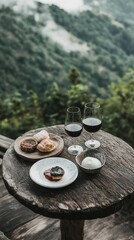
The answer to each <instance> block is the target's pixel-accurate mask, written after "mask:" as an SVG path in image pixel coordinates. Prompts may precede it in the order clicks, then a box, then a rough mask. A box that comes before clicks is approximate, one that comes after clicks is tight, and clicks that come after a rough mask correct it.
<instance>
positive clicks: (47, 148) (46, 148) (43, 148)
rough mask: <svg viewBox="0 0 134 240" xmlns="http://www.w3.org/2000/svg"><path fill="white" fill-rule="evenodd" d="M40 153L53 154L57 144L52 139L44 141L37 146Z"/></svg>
mask: <svg viewBox="0 0 134 240" xmlns="http://www.w3.org/2000/svg"><path fill="white" fill-rule="evenodd" d="M37 149H38V150H39V151H40V152H46V153H47V152H52V151H53V150H54V149H55V143H54V142H53V141H52V140H50V139H43V140H42V141H41V142H40V143H39V144H38V146H37Z"/></svg>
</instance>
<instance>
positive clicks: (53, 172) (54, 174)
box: [44, 166, 65, 181]
mask: <svg viewBox="0 0 134 240" xmlns="http://www.w3.org/2000/svg"><path fill="white" fill-rule="evenodd" d="M64 173H65V171H64V169H63V168H62V167H59V166H56V167H52V168H51V169H47V170H46V171H45V172H44V175H45V177H46V178H47V179H48V180H50V181H59V180H61V178H62V177H63V175H64Z"/></svg>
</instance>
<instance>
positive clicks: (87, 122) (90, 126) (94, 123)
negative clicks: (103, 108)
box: [83, 117, 102, 132]
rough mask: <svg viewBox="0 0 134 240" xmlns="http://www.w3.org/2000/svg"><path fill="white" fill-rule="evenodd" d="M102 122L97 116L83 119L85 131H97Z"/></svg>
mask: <svg viewBox="0 0 134 240" xmlns="http://www.w3.org/2000/svg"><path fill="white" fill-rule="evenodd" d="M101 125H102V122H101V120H100V119H98V118H92V117H89V118H85V119H83V126H84V128H85V130H86V131H87V132H97V131H99V129H100V128H101Z"/></svg>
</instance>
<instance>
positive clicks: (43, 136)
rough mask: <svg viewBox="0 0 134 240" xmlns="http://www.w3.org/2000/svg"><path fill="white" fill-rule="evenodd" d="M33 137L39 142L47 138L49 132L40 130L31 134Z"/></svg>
mask: <svg viewBox="0 0 134 240" xmlns="http://www.w3.org/2000/svg"><path fill="white" fill-rule="evenodd" d="M33 138H34V139H35V140H36V141H37V142H41V141H42V140H43V139H48V138H49V134H48V132H47V131H46V130H42V131H40V132H38V133H36V134H34V135H33Z"/></svg>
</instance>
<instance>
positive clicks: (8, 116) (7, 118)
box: [0, 91, 43, 138]
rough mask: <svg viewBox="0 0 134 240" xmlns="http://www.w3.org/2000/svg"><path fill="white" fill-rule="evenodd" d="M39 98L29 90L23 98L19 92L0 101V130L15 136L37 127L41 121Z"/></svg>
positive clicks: (2, 132)
mask: <svg viewBox="0 0 134 240" xmlns="http://www.w3.org/2000/svg"><path fill="white" fill-rule="evenodd" d="M39 105H40V104H39V99H38V96H37V94H36V93H35V92H33V91H29V92H28V94H27V96H25V98H23V97H22V95H21V94H20V93H19V92H15V93H14V94H13V95H12V96H11V97H9V98H6V99H4V101H3V102H1V103H0V108H1V119H0V132H1V134H3V135H7V136H10V137H12V138H16V137H17V136H19V135H21V134H22V133H24V132H26V131H28V130H30V129H33V128H37V127H38V126H39V125H41V124H42V123H43V119H42V115H41V109H40V106H39Z"/></svg>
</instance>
